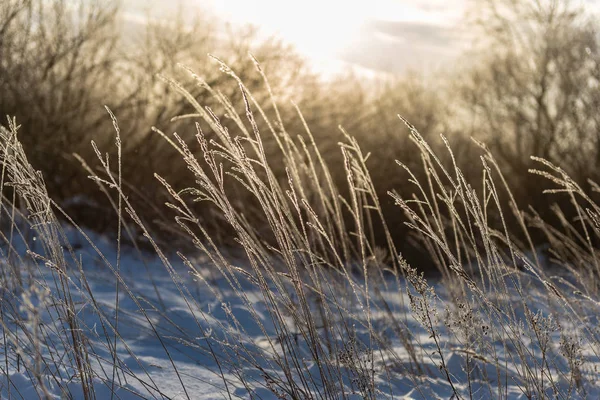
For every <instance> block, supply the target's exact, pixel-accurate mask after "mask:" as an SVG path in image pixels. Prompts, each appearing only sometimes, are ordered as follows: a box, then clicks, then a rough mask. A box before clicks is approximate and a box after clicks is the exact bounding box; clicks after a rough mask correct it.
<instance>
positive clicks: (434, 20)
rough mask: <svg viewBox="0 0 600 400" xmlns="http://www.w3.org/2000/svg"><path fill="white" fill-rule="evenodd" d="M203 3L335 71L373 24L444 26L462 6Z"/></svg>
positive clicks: (343, 1)
mask: <svg viewBox="0 0 600 400" xmlns="http://www.w3.org/2000/svg"><path fill="white" fill-rule="evenodd" d="M198 1H201V2H202V3H205V2H206V1H209V4H210V6H211V8H212V9H213V10H214V11H215V12H216V14H217V15H218V16H220V17H222V18H223V19H224V20H227V21H231V22H232V23H250V24H254V25H257V26H259V27H260V28H261V29H262V30H263V31H265V32H267V33H270V34H276V35H278V36H280V37H281V38H282V39H284V40H286V41H288V42H290V43H292V44H294V45H295V46H296V47H297V48H298V50H299V51H300V52H301V53H303V54H305V55H306V56H307V57H309V58H310V59H311V60H312V61H314V62H316V63H317V64H320V65H321V66H325V67H326V68H335V67H334V65H335V64H336V63H339V60H337V56H338V55H339V54H340V53H341V52H343V51H345V50H347V49H348V48H349V47H351V46H352V45H353V43H355V42H356V41H357V40H359V39H360V35H361V29H362V28H363V27H364V26H365V25H366V24H367V23H369V22H370V21H374V20H383V21H406V22H421V23H431V24H445V23H448V22H452V21H453V20H455V17H456V15H453V14H456V12H457V7H449V6H448V3H454V5H456V1H458V0H449V1H448V0H444V1H441V0H370V1H348V0H304V1H281V0H255V1H248V0H198ZM205 4H206V3H205ZM449 10H451V12H449ZM458 11H460V10H458Z"/></svg>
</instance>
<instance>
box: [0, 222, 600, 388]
mask: <svg viewBox="0 0 600 400" xmlns="http://www.w3.org/2000/svg"><path fill="white" fill-rule="evenodd" d="M68 236H69V240H70V241H71V243H78V244H79V246H76V247H77V250H76V252H77V255H78V257H80V258H81V260H82V265H83V269H84V271H85V276H86V278H87V282H88V284H89V286H90V287H91V292H92V293H93V299H92V298H90V295H89V294H88V293H87V292H86V291H85V290H82V288H83V281H82V279H81V276H80V274H79V273H78V271H76V270H74V271H72V273H71V274H70V275H69V278H70V284H71V285H72V293H73V296H74V299H73V300H74V302H75V304H76V305H77V318H78V319H79V321H80V322H81V329H82V330H83V331H84V334H85V335H86V336H87V337H88V339H89V347H90V349H91V351H92V354H93V356H92V357H91V361H90V362H91V364H92V367H93V369H94V374H95V377H94V379H93V386H94V391H95V394H96V397H97V398H98V399H105V398H106V399H108V398H118V399H138V398H173V399H184V398H188V397H189V398H191V399H223V398H228V396H227V394H226V393H227V392H226V390H225V384H224V381H223V379H222V378H221V375H220V373H219V364H218V363H217V362H216V361H215V359H214V357H213V355H212V354H211V352H210V351H209V347H208V346H209V345H211V346H212V348H213V350H214V351H215V353H216V354H217V355H218V356H219V357H223V359H225V360H228V361H227V362H224V363H221V364H220V367H221V368H222V370H223V373H224V375H225V377H226V380H227V385H228V386H227V388H228V389H229V391H230V393H231V395H232V398H244V399H245V398H257V399H275V398H276V396H275V395H274V394H273V393H271V392H269V391H268V390H267V389H266V388H265V387H264V386H265V385H264V379H263V376H262V375H261V372H260V371H258V370H257V369H256V368H255V367H253V366H252V363H249V362H247V360H244V359H243V355H248V354H254V355H256V358H257V359H261V357H263V358H262V359H261V360H262V361H258V362H259V363H261V364H262V365H263V367H264V369H265V370H269V371H274V373H275V374H277V373H281V371H276V369H277V367H276V365H274V364H273V363H272V362H271V361H270V360H269V357H268V355H267V356H264V354H265V352H268V346H266V345H265V342H266V338H267V336H270V337H271V339H273V338H276V337H277V332H276V330H275V328H274V325H273V323H272V322H271V320H270V318H269V312H268V307H267V306H266V304H265V301H264V299H263V297H262V295H261V294H260V291H259V290H258V288H257V287H256V286H255V285H254V284H253V283H252V282H250V281H249V280H248V279H247V278H246V277H245V275H244V274H241V273H240V276H239V277H238V279H239V280H240V283H241V285H242V287H243V289H244V293H245V295H247V299H249V301H250V302H251V304H252V309H249V307H248V305H247V304H248V303H247V302H246V301H244V300H243V299H241V298H239V296H238V295H237V294H236V293H235V291H234V290H232V289H231V287H230V286H229V284H228V283H227V280H226V279H225V278H224V277H222V276H219V275H218V273H216V272H215V271H214V268H211V266H210V265H209V263H208V262H207V260H206V259H205V258H203V257H197V258H195V259H192V262H193V263H194V264H195V265H196V266H197V268H199V270H200V271H202V277H203V279H199V278H198V277H196V276H194V275H192V274H190V272H189V270H188V269H187V268H186V267H185V266H184V265H183V264H182V263H174V264H173V265H174V273H173V271H171V273H170V272H169V271H167V269H166V268H165V267H164V266H163V265H162V263H161V261H160V260H159V258H158V257H156V256H153V255H150V254H147V253H144V254H139V253H137V251H136V250H135V249H132V248H129V247H124V248H123V252H122V257H121V275H122V276H123V278H124V283H125V285H126V287H127V289H128V290H129V291H130V294H127V290H126V289H125V285H120V295H119V308H118V332H119V335H120V338H119V339H118V340H116V343H117V354H118V359H119V361H118V365H119V368H118V369H117V370H116V372H115V371H114V370H113V367H112V365H113V362H112V360H113V356H112V354H111V352H110V347H111V346H112V343H114V342H115V337H114V334H113V333H111V331H110V329H107V328H106V326H107V323H108V322H110V323H111V324H113V325H115V324H116V320H115V317H116V315H117V310H116V288H117V285H116V279H115V277H114V273H113V271H111V270H110V268H109V267H107V266H106V265H105V264H104V263H103V262H102V260H101V259H100V257H99V256H98V255H97V254H96V252H95V250H94V249H93V248H92V247H91V246H90V245H87V244H85V240H84V239H83V238H82V237H81V236H80V235H79V234H77V233H76V232H75V231H74V230H69V231H68ZM90 236H91V238H92V240H93V242H94V243H95V244H96V245H97V246H98V248H99V249H100V250H101V252H102V253H103V254H104V255H105V256H106V258H107V259H108V260H109V261H110V262H111V263H113V265H115V260H116V252H115V249H116V246H115V244H114V242H113V241H110V240H109V239H106V238H105V237H102V236H98V235H93V234H90ZM34 250H35V247H34ZM175 259H177V258H176V257H173V260H175ZM23 274H24V276H25V275H26V273H25V272H24V273H23ZM33 275H34V276H32V277H29V278H33V279H35V280H37V282H38V284H39V285H42V286H46V287H48V288H49V290H50V295H49V297H50V298H52V296H53V295H54V294H55V291H56V286H55V282H54V277H53V275H52V274H51V271H50V269H48V268H45V267H43V266H42V267H40V268H39V269H36V270H35V272H34V273H33ZM203 280H206V282H210V285H207V284H206V283H205V282H203ZM359 283H360V282H359ZM399 284H400V287H398V282H396V281H394V280H390V281H389V282H388V288H387V289H386V290H385V291H384V292H383V293H382V294H381V296H382V298H385V299H386V300H387V302H388V305H390V306H391V307H392V311H393V312H394V313H397V316H398V319H399V320H403V321H406V324H407V326H408V327H409V328H410V332H409V334H410V336H411V337H412V338H413V340H414V342H415V343H416V344H418V345H419V347H418V348H417V350H416V352H417V353H418V354H419V355H420V356H421V357H422V360H423V362H424V363H425V364H424V365H422V371H421V373H420V374H415V373H410V371H411V370H414V365H412V363H411V359H410V357H409V355H408V354H407V352H406V350H405V347H404V346H403V345H402V343H400V341H399V340H398V339H397V338H398V335H396V334H394V333H393V329H394V328H393V326H390V322H389V318H386V313H385V312H384V311H383V307H381V308H378V307H377V305H376V304H375V305H374V306H373V310H374V311H373V323H374V324H375V325H376V327H377V329H378V331H380V332H381V334H382V336H386V335H387V333H388V332H389V335H388V336H389V337H390V338H391V340H390V343H389V344H388V348H389V349H392V350H393V354H395V360H393V362H394V365H395V366H394V367H393V368H390V369H388V372H387V373H385V372H384V371H383V369H378V368H375V370H376V371H377V372H376V373H377V376H376V382H377V383H378V390H379V392H378V395H377V396H378V398H406V399H411V398H415V399H421V398H445V399H449V398H451V397H452V390H451V387H450V385H449V384H448V382H447V380H446V378H445V376H444V375H443V374H442V372H441V371H440V368H439V367H438V365H439V362H440V359H439V357H438V356H437V355H436V354H435V349H436V347H435V342H434V338H432V337H431V335H430V334H429V332H428V331H427V330H426V329H424V328H423V327H422V326H421V324H420V323H419V322H418V321H416V320H415V319H414V317H413V316H412V315H411V313H410V306H409V299H408V297H407V293H406V287H405V286H406V283H405V282H404V281H400V282H399ZM433 286H434V288H435V289H436V292H437V296H438V297H437V298H436V300H435V301H436V302H439V303H440V304H439V305H441V308H442V309H443V307H444V304H445V302H447V300H448V298H449V297H450V296H451V295H450V294H448V293H447V291H446V290H445V289H444V287H442V286H441V284H440V283H439V282H436V283H434V285H433ZM182 291H183V292H184V293H187V294H188V296H187V297H185V298H184V296H182ZM528 293H529V296H530V298H531V301H532V302H535V303H536V304H539V310H540V313H542V314H548V313H549V312H550V309H549V307H551V304H548V302H547V301H545V300H544V299H545V297H546V296H545V295H544V294H543V290H542V285H541V284H540V283H539V282H537V283H536V282H535V279H532V283H531V285H530V286H529V289H528ZM1 294H2V296H3V297H2V306H3V307H6V306H7V304H13V306H14V307H16V308H19V307H21V310H22V311H21V313H22V314H23V315H24V317H25V316H26V315H25V314H26V312H25V311H23V304H24V303H26V302H27V301H30V302H32V303H34V304H36V306H37V307H39V309H40V310H51V307H48V308H46V309H45V308H43V307H40V304H41V303H43V302H44V301H48V300H44V298H42V297H43V295H40V294H39V293H37V294H36V293H33V294H31V293H29V294H28V293H7V292H3V293H1ZM538 295H539V296H543V297H544V298H541V297H540V298H537V297H536V296H538ZM186 298H187V300H186ZM503 301H508V302H510V301H511V299H504V300H503ZM94 302H95V304H97V305H98V307H99V308H100V309H101V310H102V314H103V315H104V317H103V318H101V317H100V316H99V315H98V313H97V312H96V311H95V310H94V307H93V304H94ZM349 304H352V302H349ZM354 306H355V307H356V308H355V309H350V310H349V314H350V316H351V318H350V320H352V319H354V320H355V321H356V332H357V337H359V338H360V337H361V335H365V331H364V330H363V331H361V316H363V315H364V311H363V310H362V309H360V308H359V307H360V306H359V305H358V304H355V305H354ZM349 307H351V306H349ZM515 310H516V312H517V314H518V313H519V306H518V303H515ZM590 317H593V315H591V316H590ZM40 318H41V321H42V325H44V324H45V326H46V327H47V328H48V330H49V331H50V332H51V331H52V328H53V327H55V328H56V325H57V322H56V316H55V315H54V316H53V315H52V312H51V311H44V313H43V314H42V315H41V317H40ZM257 320H258V321H260V322H261V323H260V324H258V323H257V322H256V321H257ZM498 322H500V323H501V321H498ZM436 323H437V324H438V326H437V329H438V332H439V335H440V336H439V337H438V339H439V340H440V342H441V343H443V346H444V348H443V351H444V355H445V361H446V364H447V367H448V370H449V371H450V373H451V374H452V376H453V378H454V379H453V380H454V381H455V382H457V388H458V390H459V391H460V392H461V395H464V396H465V397H466V398H468V397H469V393H472V394H473V398H482V399H485V398H493V397H495V396H496V395H497V390H498V386H502V387H503V390H504V391H505V393H506V394H507V396H508V397H509V398H515V399H525V398H526V395H525V394H524V393H523V391H522V389H521V388H520V386H522V382H520V379H519V377H518V376H519V374H518V373H517V372H518V371H517V370H516V369H517V368H518V363H513V362H511V361H514V359H513V356H514V355H513V354H511V352H512V350H513V349H510V348H509V347H507V346H506V343H500V342H499V343H496V348H495V351H496V352H497V356H498V359H499V360H501V361H503V360H509V362H508V363H506V364H504V363H499V364H500V365H495V364H493V363H491V362H490V361H489V360H486V359H476V358H471V362H472V365H473V366H474V367H473V371H474V372H473V376H474V377H475V378H474V379H473V380H472V386H471V387H470V388H469V387H468V385H467V376H466V372H465V370H464V365H465V357H466V355H467V354H466V353H465V352H464V351H463V350H461V347H460V344H459V343H456V342H455V341H453V340H452V339H451V338H450V337H448V336H444V335H447V329H446V328H445V327H444V322H443V318H440V319H439V321H437V322H436ZM593 323H595V322H593V321H592V325H593ZM0 328H2V329H6V330H7V331H8V330H10V331H11V332H16V333H17V336H18V335H20V334H21V333H19V332H22V331H23V329H22V328H19V327H18V326H17V325H16V324H10V323H7V325H6V326H4V327H0ZM579 328H581V327H579ZM491 329H494V327H493V326H492V327H491ZM573 329H574V330H576V329H578V327H577V326H573ZM581 329H583V328H581ZM23 334H24V333H23ZM49 337H53V336H52V334H50V335H49ZM551 340H559V339H558V338H556V337H553V338H551ZM23 343H24V342H23ZM224 343H228V344H226V345H225V344H224ZM232 343H233V344H235V345H232ZM450 343H455V345H453V346H451V345H450ZM16 346H18V344H9V345H5V346H4V347H3V350H2V353H0V398H1V399H5V398H15V399H20V398H23V399H37V398H40V390H41V389H40V387H41V386H40V382H39V381H38V380H36V378H35V377H34V376H33V375H31V374H29V373H27V371H26V369H24V368H23V365H22V364H21V365H20V367H19V364H18V363H17V362H16V361H15V357H16V353H17V352H16V351H15V348H16ZM299 348H300V351H301V352H305V353H304V354H303V356H306V358H307V359H309V354H308V353H307V351H308V350H307V349H305V348H302V344H301V343H300V344H299ZM242 350H243V351H242ZM42 351H43V353H44V355H45V357H50V356H54V357H69V354H65V346H64V344H61V342H60V340H58V337H56V342H55V343H54V346H46V347H44V348H43V349H42ZM530 354H531V357H534V358H535V357H539V352H536V351H535V349H533V350H532V351H531V353H530ZM583 356H584V357H585V358H586V368H588V369H589V370H590V371H592V370H594V368H597V367H598V364H600V360H598V357H597V356H595V355H594V354H593V353H586V354H584V355H583ZM307 368H308V369H309V370H312V369H315V371H314V373H317V372H316V366H315V365H314V364H312V365H311V364H310V363H308V364H307ZM389 371H392V372H391V373H389ZM42 375H43V376H45V377H46V378H47V379H46V380H45V383H44V384H45V386H46V389H47V391H48V393H50V394H51V396H53V397H52V398H55V399H62V398H69V397H72V398H74V399H79V398H83V392H82V389H81V385H80V383H79V382H78V381H77V378H76V376H77V375H76V374H75V371H74V370H73V369H72V368H66V367H65V368H64V369H63V370H60V371H42ZM52 376H55V377H57V378H52V379H51V377H52ZM113 376H115V378H114V379H113ZM240 376H243V377H244V378H245V379H246V381H248V382H256V386H257V388H255V389H253V390H252V391H251V392H249V391H248V389H247V388H245V387H244V386H243V385H242V384H241V381H240V379H239V377H240ZM586 377H587V379H588V381H589V382H591V383H590V384H588V385H587V387H586V388H585V390H586V391H585V392H572V393H571V395H572V397H575V398H577V397H588V398H600V390H599V389H598V388H597V387H594V379H597V377H594V373H593V372H589V373H588V374H587V375H586ZM348 378H349V379H348V381H347V382H346V381H345V382H344V383H345V384H346V386H347V389H348V390H347V392H346V394H347V397H346V398H350V399H359V398H361V397H360V396H359V395H358V394H356V390H355V388H353V386H352V382H351V374H349V377H348ZM556 379H557V381H559V383H558V385H559V387H561V388H564V389H565V391H566V390H568V385H569V383H568V382H566V381H564V382H562V381H560V380H561V379H563V378H561V377H560V376H557V378H556ZM57 382H59V383H60V384H57ZM113 389H114V390H115V395H114V396H112V397H111V391H112V390H113ZM353 392H355V394H352V393H353ZM340 398H341V396H340Z"/></svg>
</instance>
